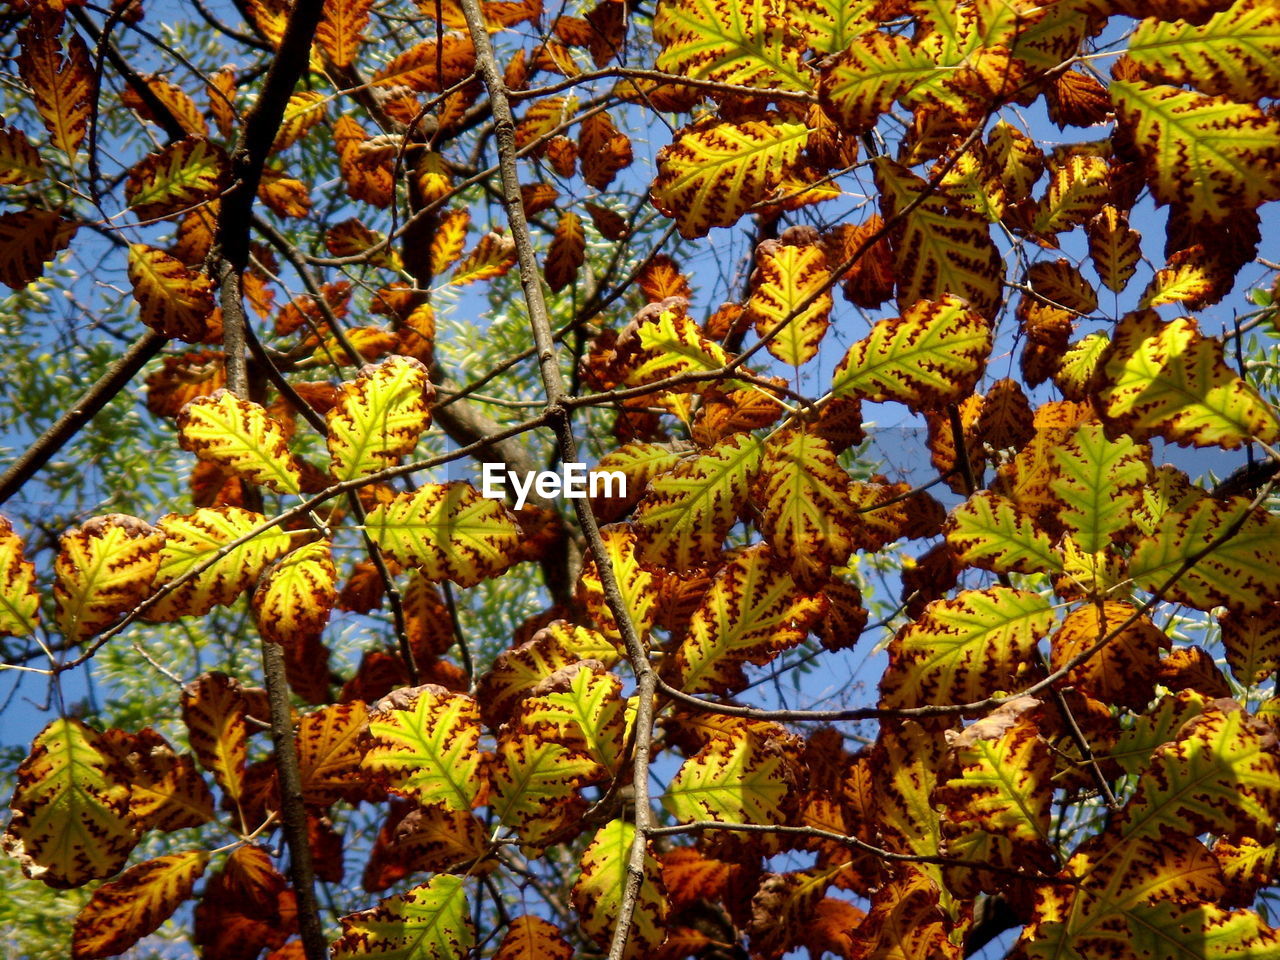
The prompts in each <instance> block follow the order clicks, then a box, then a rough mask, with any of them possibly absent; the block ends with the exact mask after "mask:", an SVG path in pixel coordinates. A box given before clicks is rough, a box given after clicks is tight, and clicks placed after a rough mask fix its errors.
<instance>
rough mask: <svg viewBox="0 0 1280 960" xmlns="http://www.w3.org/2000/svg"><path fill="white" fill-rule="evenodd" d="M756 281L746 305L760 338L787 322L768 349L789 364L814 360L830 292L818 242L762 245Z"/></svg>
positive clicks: (822, 332) (821, 335)
mask: <svg viewBox="0 0 1280 960" xmlns="http://www.w3.org/2000/svg"><path fill="white" fill-rule="evenodd" d="M756 262H757V264H758V266H757V268H756V269H757V271H758V272H757V278H756V286H755V289H754V290H753V291H752V294H751V299H750V300H748V301H747V310H748V312H749V313H750V315H751V317H752V319H753V321H754V323H755V326H756V333H758V334H759V335H760V336H761V337H765V336H768V335H769V334H771V333H773V331H774V329H775V328H776V327H778V326H780V325H782V324H783V323H785V324H786V326H784V327H783V328H782V330H781V331H780V332H779V334H778V335H775V336H774V337H773V339H771V340H770V341H769V343H768V345H767V349H768V351H769V352H770V353H771V354H773V355H774V356H775V357H777V358H778V359H779V360H781V361H782V362H783V363H789V364H791V365H792V366H796V367H798V366H800V365H801V364H804V363H806V362H808V361H809V360H811V359H813V357H814V356H816V355H817V353H818V345H819V343H820V342H821V341H822V337H823V334H825V333H826V332H827V325H828V323H829V322H830V321H829V316H830V313H831V294H830V292H829V291H825V290H823V287H825V286H826V285H827V283H828V280H829V279H830V272H829V270H828V269H827V258H826V256H825V255H824V254H823V252H822V248H821V247H819V246H818V245H817V244H804V245H779V244H776V243H772V244H771V243H769V242H767V241H766V243H763V244H761V245H760V247H759V248H757V250H756Z"/></svg>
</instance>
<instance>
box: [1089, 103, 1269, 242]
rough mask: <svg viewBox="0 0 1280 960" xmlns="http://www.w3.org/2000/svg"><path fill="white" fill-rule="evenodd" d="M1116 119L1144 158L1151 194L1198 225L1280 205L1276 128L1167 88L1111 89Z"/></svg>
mask: <svg viewBox="0 0 1280 960" xmlns="http://www.w3.org/2000/svg"><path fill="white" fill-rule="evenodd" d="M1110 89H1111V101H1112V103H1114V104H1115V108H1116V120H1117V123H1118V124H1119V126H1120V128H1121V129H1122V130H1123V131H1124V132H1125V134H1126V135H1127V136H1128V137H1130V138H1131V139H1132V141H1133V143H1134V145H1135V147H1136V148H1137V149H1138V152H1139V153H1140V154H1141V155H1142V158H1143V161H1144V163H1145V166H1146V171H1147V182H1148V183H1149V184H1150V185H1151V192H1152V193H1153V194H1154V195H1155V198H1156V200H1158V201H1159V202H1160V203H1177V204H1180V205H1182V206H1185V207H1186V208H1187V211H1188V213H1189V214H1190V215H1191V216H1193V217H1195V218H1196V219H1197V220H1207V221H1209V222H1211V223H1220V222H1222V221H1223V220H1226V219H1228V218H1229V217H1231V216H1232V215H1233V213H1234V212H1235V211H1238V210H1241V209H1252V208H1253V207H1256V206H1258V205H1259V204H1261V203H1264V202H1266V201H1267V200H1275V199H1277V198H1280V184H1277V183H1276V181H1275V178H1274V177H1271V176H1269V175H1268V171H1269V170H1271V169H1273V168H1274V167H1275V165H1276V163H1277V162H1280V121H1278V120H1276V119H1274V118H1272V117H1268V116H1267V115H1266V114H1264V113H1263V112H1262V110H1260V109H1259V108H1258V107H1256V106H1255V105H1253V104H1251V103H1236V102H1234V101H1232V100H1228V99H1227V98H1226V97H1219V96H1210V95H1207V94H1203V93H1198V92H1195V91H1191V90H1182V89H1180V88H1178V87H1172V86H1167V85H1164V84H1149V83H1144V82H1142V81H1132V82H1120V81H1116V82H1113V83H1112V84H1111V88H1110Z"/></svg>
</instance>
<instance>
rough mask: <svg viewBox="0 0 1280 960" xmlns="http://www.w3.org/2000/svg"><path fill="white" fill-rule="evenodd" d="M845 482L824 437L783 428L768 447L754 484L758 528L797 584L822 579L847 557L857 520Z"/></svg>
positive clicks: (846, 476)
mask: <svg viewBox="0 0 1280 960" xmlns="http://www.w3.org/2000/svg"><path fill="white" fill-rule="evenodd" d="M849 483H850V477H849V475H848V474H847V473H845V471H844V469H843V468H842V467H841V466H840V464H839V463H837V462H836V457H835V454H834V453H833V452H832V450H831V444H829V443H828V442H827V441H826V440H824V439H823V438H822V437H819V436H817V435H815V434H812V433H808V432H806V431H804V430H796V429H787V430H782V431H780V432H778V433H775V434H774V435H773V436H772V437H771V438H770V439H769V442H768V443H767V444H766V446H765V455H764V461H763V463H762V464H761V466H760V479H759V480H758V481H757V484H756V490H757V499H758V505H759V510H760V512H761V514H762V524H761V528H762V530H763V531H764V535H765V538H766V539H767V540H768V541H769V543H770V545H772V547H773V552H774V553H775V554H777V556H778V558H779V559H780V560H781V561H783V562H784V563H786V564H788V565H789V567H790V570H791V576H792V577H794V578H795V579H796V581H797V582H799V583H806V584H813V583H815V582H817V581H824V580H826V579H827V578H828V577H829V575H830V572H831V567H832V566H841V565H843V564H844V563H845V561H847V560H848V559H849V554H850V553H851V552H852V551H853V547H854V539H853V531H854V528H855V527H856V525H857V522H858V517H857V514H855V513H854V507H853V501H852V499H851V498H850V495H849Z"/></svg>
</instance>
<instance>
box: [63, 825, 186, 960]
mask: <svg viewBox="0 0 1280 960" xmlns="http://www.w3.org/2000/svg"><path fill="white" fill-rule="evenodd" d="M208 862H209V853H208V851H206V850H186V851H184V852H182V853H171V854H168V855H167V856H163V857H156V858H155V859H154V860H147V861H145V862H144V863H140V864H138V865H137V866H134V867H130V868H129V869H128V870H126V871H125V872H124V873H122V874H120V876H119V877H117V878H116V879H115V880H112V881H111V882H110V883H104V884H103V885H102V886H100V887H99V888H98V889H97V890H95V891H94V892H93V896H92V897H90V898H89V902H88V903H86V904H85V905H84V907H83V908H82V909H81V910H80V912H79V913H78V914H77V915H76V924H75V930H74V931H73V932H72V935H71V956H72V960H98V958H100V957H114V956H116V955H118V954H120V953H123V952H124V951H125V950H127V949H129V947H131V946H133V945H134V944H135V943H137V942H138V941H139V940H141V939H142V938H143V937H145V936H146V935H147V934H149V933H151V932H152V931H153V930H156V929H157V928H158V927H159V926H160V925H161V924H162V923H164V922H165V920H167V919H169V917H170V916H171V915H172V914H173V911H174V910H176V909H178V906H179V905H180V904H181V903H182V902H183V901H184V900H186V899H187V898H188V897H189V896H191V890H192V888H193V887H194V886H195V883H196V881H197V880H199V879H200V876H201V874H203V873H204V868H205V865H206V864H207V863H208Z"/></svg>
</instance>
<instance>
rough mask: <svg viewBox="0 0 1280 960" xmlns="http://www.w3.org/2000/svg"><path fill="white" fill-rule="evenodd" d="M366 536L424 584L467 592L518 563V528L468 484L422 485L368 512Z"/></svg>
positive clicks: (505, 512) (500, 507) (493, 502)
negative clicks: (446, 584) (440, 583)
mask: <svg viewBox="0 0 1280 960" xmlns="http://www.w3.org/2000/svg"><path fill="white" fill-rule="evenodd" d="M365 528H366V529H367V530H368V531H369V535H370V536H371V537H372V538H373V541H374V543H376V544H377V545H378V546H379V547H380V548H381V549H382V550H383V552H385V553H386V554H387V555H388V556H390V557H393V558H394V559H395V560H396V561H397V562H398V563H402V564H404V565H405V566H414V567H417V568H418V569H419V570H421V571H422V575H423V576H425V577H426V578H427V579H429V580H452V581H453V582H454V583H457V584H459V585H460V586H464V587H469V586H472V585H474V584H476V583H479V582H480V581H481V580H484V579H486V578H488V577H493V576H497V575H498V574H499V573H502V572H503V571H504V570H506V569H507V568H508V567H509V566H511V564H512V563H514V562H515V561H516V560H517V559H519V554H518V551H519V547H520V539H521V534H520V526H519V524H517V523H516V521H515V518H514V517H513V516H512V515H511V513H510V512H509V511H508V510H507V509H506V507H504V506H503V505H502V503H501V502H500V501H498V500H487V499H485V498H484V497H482V496H480V494H479V493H478V492H477V491H476V489H475V487H473V486H471V484H469V483H463V482H461V481H458V480H455V481H452V482H450V483H426V484H423V485H422V486H421V487H419V488H418V489H417V490H416V491H411V492H407V493H400V494H397V495H396V496H395V497H394V498H393V499H392V500H391V501H390V502H389V503H386V504H382V505H380V506H378V507H377V508H376V509H374V510H371V511H370V512H369V515H368V517H367V518H366V521H365Z"/></svg>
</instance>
